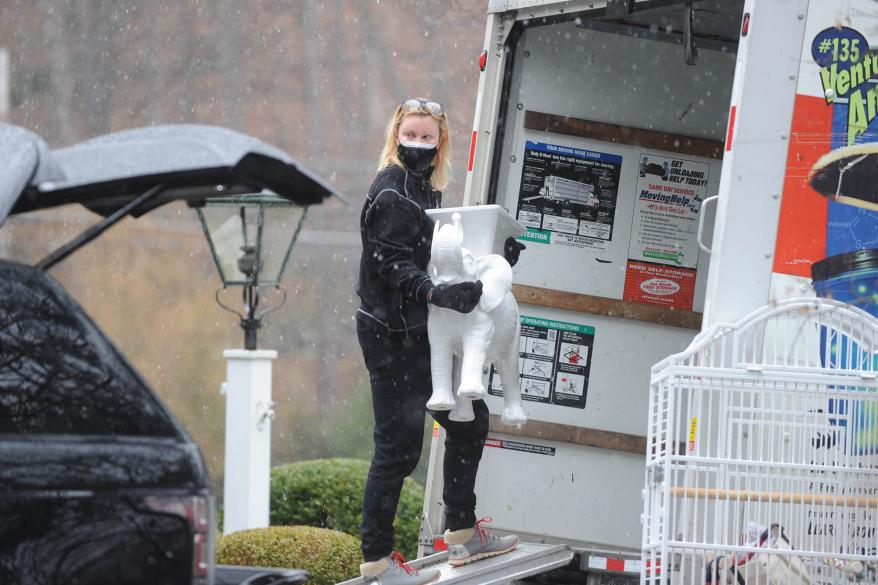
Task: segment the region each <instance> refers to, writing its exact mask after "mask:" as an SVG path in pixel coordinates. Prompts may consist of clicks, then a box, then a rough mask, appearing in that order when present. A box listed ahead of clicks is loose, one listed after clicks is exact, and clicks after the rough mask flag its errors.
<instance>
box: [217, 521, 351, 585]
mask: <svg viewBox="0 0 878 585" xmlns="http://www.w3.org/2000/svg"><path fill="white" fill-rule="evenodd" d="M216 560H217V563H219V564H224V565H244V566H246V567H282V568H286V569H305V570H306V571H308V572H309V573H310V574H311V577H310V578H309V579H308V584H309V585H333V584H334V583H340V582H342V581H346V580H348V579H352V578H354V577H356V576H357V575H359V574H360V562H361V561H362V556H361V554H360V543H359V541H358V540H357V539H356V538H354V537H352V536H350V535H348V534H344V533H341V532H338V531H335V530H327V529H325V528H315V527H313V526H269V527H268V528H254V529H252V530H241V531H240V532H233V533H231V534H227V535H226V536H223V537H222V538H221V539H220V540H219V542H218V543H217V546H216Z"/></svg>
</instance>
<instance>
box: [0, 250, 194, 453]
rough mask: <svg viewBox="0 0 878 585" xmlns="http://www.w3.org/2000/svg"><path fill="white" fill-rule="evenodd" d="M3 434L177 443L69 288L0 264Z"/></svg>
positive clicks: (153, 402) (147, 395)
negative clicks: (118, 437) (155, 438)
mask: <svg viewBox="0 0 878 585" xmlns="http://www.w3.org/2000/svg"><path fill="white" fill-rule="evenodd" d="M0 433H65V434H66V433H71V434H88V435H109V434H113V435H141V436H142V435H148V436H178V432H177V429H176V427H175V425H174V423H173V422H172V421H171V419H170V418H169V417H168V415H167V414H166V413H165V412H164V411H163V409H162V407H161V406H159V403H158V401H157V399H156V398H155V395H154V394H153V393H152V391H151V390H150V389H149V388H148V387H147V385H146V384H145V382H144V381H143V380H142V379H141V378H140V377H139V376H138V375H137V374H136V373H135V372H134V370H133V368H132V367H131V366H130V365H129V364H128V362H127V361H126V360H125V358H124V357H122V355H121V354H120V353H119V352H118V351H117V350H116V348H115V347H113V345H112V344H111V343H110V342H109V340H108V339H107V338H106V337H104V335H103V334H102V333H101V332H100V331H99V330H98V328H97V327H96V326H95V325H94V323H92V321H91V320H90V319H89V318H88V317H87V316H86V315H85V312H84V311H83V310H82V308H81V307H80V306H79V305H78V304H77V303H76V302H74V301H73V300H72V299H71V298H70V296H69V295H68V294H67V293H66V292H65V291H64V289H63V288H62V287H61V286H60V285H58V284H57V283H56V282H55V281H54V280H52V279H51V278H50V277H49V276H48V275H46V274H45V273H44V272H42V271H41V270H38V269H35V268H32V267H29V266H22V265H19V264H13V263H10V262H4V261H2V260H0Z"/></svg>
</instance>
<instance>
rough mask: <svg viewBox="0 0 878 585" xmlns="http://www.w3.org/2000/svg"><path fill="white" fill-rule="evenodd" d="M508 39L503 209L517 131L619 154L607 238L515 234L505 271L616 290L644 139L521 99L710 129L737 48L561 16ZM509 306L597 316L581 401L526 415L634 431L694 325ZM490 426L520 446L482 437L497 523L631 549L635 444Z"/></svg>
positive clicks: (590, 321)
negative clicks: (616, 445) (531, 238)
mask: <svg viewBox="0 0 878 585" xmlns="http://www.w3.org/2000/svg"><path fill="white" fill-rule="evenodd" d="M512 50H513V51H514V65H513V68H512V71H511V75H512V79H511V85H510V92H509V104H508V109H507V111H508V116H507V118H506V125H505V132H504V134H503V144H502V148H501V149H500V153H501V156H500V160H499V163H497V161H495V164H499V168H498V169H497V171H498V172H497V183H496V190H495V192H496V194H497V196H496V203H499V204H500V205H503V206H504V207H505V208H506V209H508V210H509V211H510V213H513V215H514V214H515V213H516V210H517V209H518V205H519V193H520V185H521V180H522V161H523V159H524V153H525V142H526V141H533V142H542V143H550V144H555V145H559V146H567V147H572V148H578V149H595V150H599V151H602V152H608V153H613V154H617V155H620V156H622V158H623V163H622V170H621V176H620V180H619V185H618V196H617V206H616V210H615V214H616V215H615V220H614V227H613V236H612V239H613V240H616V242H611V244H610V245H609V246H608V247H607V249H606V250H603V251H597V252H595V253H594V254H588V255H586V254H584V253H583V251H582V249H572V248H571V249H567V250H565V249H559V247H558V246H541V244H539V243H532V242H527V244H528V250H527V251H526V252H525V253H524V254H525V255H527V256H529V258H527V260H523V261H522V262H521V263H520V264H519V266H518V267H517V268H516V276H515V282H516V283H518V284H524V285H530V286H535V287H539V288H546V289H554V290H562V291H569V292H580V293H582V294H590V295H594V296H603V297H607V298H616V299H619V298H621V297H620V296H615V297H614V296H613V294H610V293H609V288H608V287H609V286H610V285H612V286H613V287H615V288H614V290H615V289H617V288H618V287H617V284H618V283H619V279H620V278H621V279H623V280H624V272H625V267H626V259H627V257H628V256H627V254H628V241H629V238H630V233H631V229H632V227H631V226H632V222H633V220H634V200H635V191H636V187H637V165H638V164H639V157H640V155H641V153H643V152H651V151H650V150H649V149H645V148H642V147H638V146H632V145H628V144H622V143H610V142H604V143H601V142H600V141H598V140H595V139H586V138H581V137H577V136H568V135H565V134H559V133H552V132H545V131H537V130H532V129H526V128H525V127H524V118H525V113H526V112H529V111H530V112H542V113H547V114H552V115H555V116H570V117H573V118H578V119H582V120H588V121H594V122H602V123H608V124H616V125H621V126H628V127H634V128H640V129H647V130H652V131H655V132H663V133H669V134H674V135H680V136H689V137H697V138H704V139H709V140H714V141H718V142H721V141H722V140H723V139H724V133H725V129H726V123H727V117H728V108H729V100H730V93H731V86H732V79H733V74H734V67H735V54H734V52H732V51H714V50H705V49H701V50H700V51H699V61H698V64H697V65H695V66H687V65H686V64H685V62H684V56H683V47H682V46H681V45H679V44H672V43H667V42H659V41H655V40H646V39H638V38H632V37H631V36H627V35H622V34H611V33H609V32H604V31H600V32H599V31H596V30H593V29H589V28H585V27H584V26H581V23H579V24H577V23H576V22H574V21H572V20H571V21H568V22H560V23H554V24H550V25H545V26H532V27H526V28H525V29H524V31H523V32H522V34H521V36H520V38H519V39H518V40H517V42H516V44H515V46H514V47H513V49H512ZM675 156H680V157H681V158H687V156H685V155H675ZM720 166H721V161H719V160H716V161H715V163H714V164H712V165H711V175H710V176H709V182H708V185H707V194H708V195H713V194H716V192H717V187H718V184H719V168H720ZM714 169H715V170H716V172H714ZM705 219H706V222H705V224H706V226H707V227H708V231H707V233H706V234H705V236H706V237H705V241H706V242H709V241H710V237H711V235H712V234H711V232H710V230H709V226H710V224H711V222H712V210H711V213H710V214H708V215H706V217H705ZM592 256H594V260H592ZM522 258H525V256H524V255H523V256H522ZM708 259H709V257H708V255H707V254H705V253H704V252H701V253H700V256H699V259H698V265H697V269H698V274H697V280H696V292H695V298H694V302H693V307H692V310H693V311H701V310H702V307H703V304H704V288H705V282H706V270H707V264H708ZM612 283H616V284H612ZM614 294H617V293H614ZM521 313H522V315H527V316H530V317H535V318H542V319H551V320H557V321H562V322H570V323H578V324H583V325H587V326H591V327H594V328H595V334H594V346H593V347H592V348H591V351H592V362H591V369H590V377H589V379H588V383H587V398H586V401H585V407H584V408H582V409H579V408H569V407H564V406H558V405H556V404H544V403H537V402H531V401H527V402H525V408H526V410H527V412H528V416H529V417H530V420H532V421H541V422H547V423H560V424H566V425H572V426H576V427H587V428H591V429H599V430H606V431H611V432H618V433H628V434H632V435H638V436H643V435H644V434H645V426H646V411H647V397H648V390H649V371H650V368H651V366H652V365H653V364H655V363H657V362H659V361H660V360H662V359H663V358H665V357H667V355H669V354H671V353H675V352H678V351H682V350H683V349H684V348H685V347H686V346H687V345H688V344H689V342H690V341H691V340H692V338H693V337H694V336H695V334H696V333H697V331H695V330H694V329H686V328H681V327H670V326H665V325H659V324H655V323H649V322H645V321H639V320H630V319H623V318H619V317H615V316H611V315H595V314H587V313H577V312H572V311H565V310H560V309H554V308H545V307H537V306H531V305H525V304H522V305H521ZM487 401H488V403H489V405H490V407H491V410H492V412H494V413H499V412H501V410H502V399H501V398H498V397H495V396H489V397H488V399H487ZM498 436H499V437H500V439H501V442H500V443H499V444H500V445H502V440H509V441H513V442H515V441H521V442H523V443H524V446H523V447H521V446H519V447H517V449H519V450H516V448H506V447H501V448H488V449H486V450H485V456H484V459H483V462H482V466H481V468H480V472H479V478H478V483H477V490H476V493H477V496H478V501H479V504H478V507H477V514H479V515H491V516H492V517H493V519H494V526H495V527H496V528H498V529H500V530H508V531H514V532H519V533H523V534H531V535H539V536H541V537H545V538H547V539H548V540H552V539H560V540H564V541H566V542H570V543H582V544H587V545H588V546H593V547H604V548H615V549H620V550H626V549H627V550H637V549H639V547H640V542H641V532H640V519H639V516H640V513H641V511H642V509H641V497H640V496H641V489H642V487H643V483H642V482H643V465H644V462H643V457H642V456H640V455H636V454H632V453H623V452H618V451H613V450H609V449H597V448H593V447H587V446H583V445H576V444H568V443H561V442H554V441H546V440H539V439H533V438H521V437H515V436H505V435H498ZM489 446H491V447H496V446H498V443H495V444H493V445H489ZM521 449H531V452H522V451H521ZM523 469H526V470H527V471H526V473H527V476H528V479H527V480H526V481H524V480H523V479H522V470H523ZM507 493H508V496H507V495H506V494H507ZM501 504H502V505H501ZM586 548H587V547H586Z"/></svg>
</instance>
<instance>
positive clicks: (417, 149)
mask: <svg viewBox="0 0 878 585" xmlns="http://www.w3.org/2000/svg"><path fill="white" fill-rule="evenodd" d="M414 144H417V145H419V146H413V145H414ZM397 152H398V153H399V160H401V161H402V164H404V165H405V166H406V168H408V170H410V171H412V172H414V173H419V174H420V173H423V172H424V171H426V170H427V169H429V168H430V165H432V164H433V158H434V157H435V156H436V147H435V146H433V145H429V146H428V145H422V143H420V142H401V143H400V144H399V146H398V147H397Z"/></svg>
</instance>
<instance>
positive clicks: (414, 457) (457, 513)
mask: <svg viewBox="0 0 878 585" xmlns="http://www.w3.org/2000/svg"><path fill="white" fill-rule="evenodd" d="M357 336H358V338H359V341H360V347H361V348H362V350H363V358H364V359H365V361H366V368H367V369H368V370H369V380H370V382H371V385H372V410H373V412H374V415H375V430H374V440H375V454H374V455H373V457H372V466H371V467H370V468H369V478H368V480H367V481H366V493H365V494H364V497H363V524H362V526H361V527H360V531H361V534H362V548H363V557H364V558H365V559H366V561H375V560H378V559H380V558H381V557H385V556H387V555H389V554H390V553H391V552H392V550H393V518H394V516H396V505H397V503H398V502H399V494H400V492H401V491H402V483H403V480H404V479H405V478H406V477H408V476H409V475H411V473H412V472H413V471H414V469H415V467H416V466H417V464H418V459H419V458H420V456H421V447H422V445H423V442H424V414H425V413H426V412H427V409H426V405H427V400H429V398H430V394H432V392H433V388H432V382H431V377H430V343H429V341H428V340H427V331H426V328H424V329H423V332H422V333H421V334H419V335H412V334H411V333H410V334H409V336H408V337H404V336H403V337H400V336H396V335H388V334H387V333H385V332H383V330H382V328H381V327H380V326H379V325H376V326H373V325H371V324H370V323H367V322H365V321H363V320H362V319H360V318H358V319H357ZM473 411H474V412H475V420H473V421H470V422H454V421H450V420H448V411H441V412H433V411H430V414H431V415H432V416H433V418H434V419H436V420H437V421H438V422H439V424H440V425H442V426H443V427H444V428H445V432H446V438H445V460H444V461H443V473H444V475H445V488H444V490H443V493H442V499H443V500H444V502H445V514H446V526H447V528H448V529H449V530H460V529H462V528H471V527H472V526H473V525H474V524H475V523H476V516H475V508H476V495H475V493H474V491H473V489H474V487H475V483H476V472H477V471H478V468H479V461H480V460H481V458H482V450H483V449H484V446H485V438H486V437H487V436H488V407H487V405H485V402H484V401H483V400H477V401H475V402H473Z"/></svg>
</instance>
